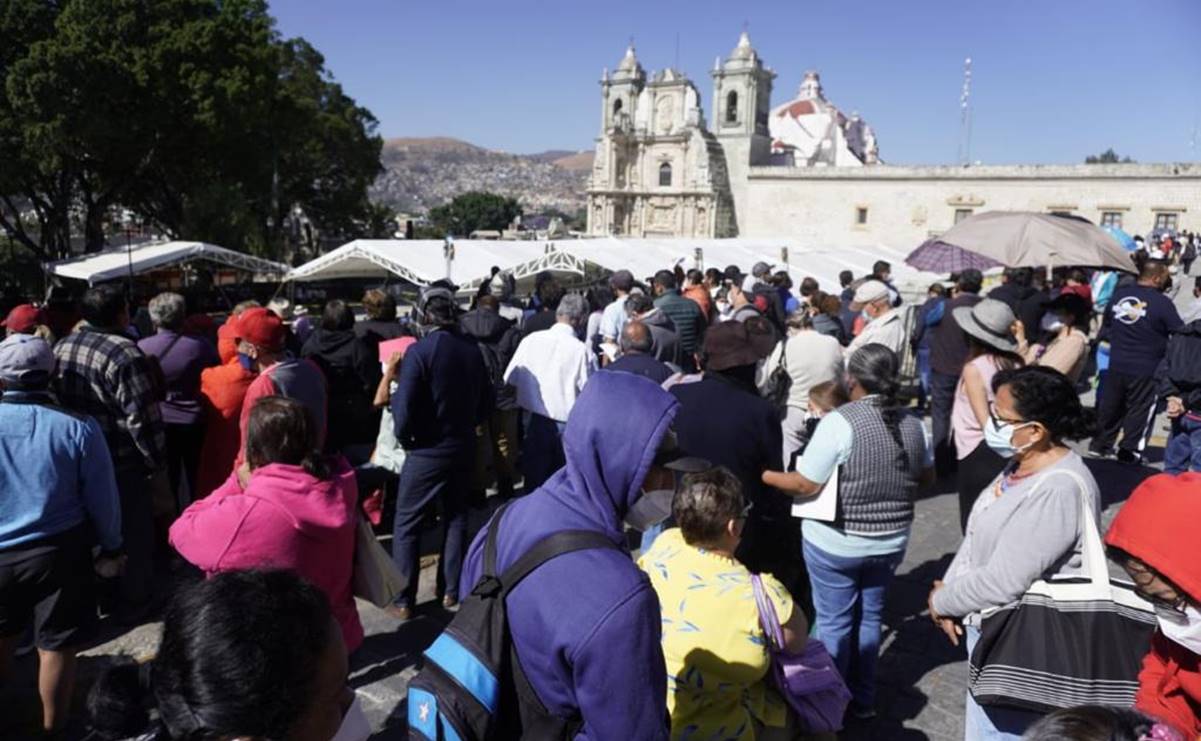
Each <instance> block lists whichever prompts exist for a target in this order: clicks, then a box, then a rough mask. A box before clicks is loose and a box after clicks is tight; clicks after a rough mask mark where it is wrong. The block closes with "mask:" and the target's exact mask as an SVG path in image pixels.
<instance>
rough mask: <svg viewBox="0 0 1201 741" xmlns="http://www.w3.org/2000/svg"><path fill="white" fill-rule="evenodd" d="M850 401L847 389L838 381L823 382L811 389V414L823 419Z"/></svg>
mask: <svg viewBox="0 0 1201 741" xmlns="http://www.w3.org/2000/svg"><path fill="white" fill-rule="evenodd" d="M848 401H850V398H849V397H848V396H847V390H846V388H845V387H844V386H843V385H842V384H841V383H839V382H838V381H823V382H822V383H819V384H817V385H815V386H814V387H813V388H811V389H809V413H810V414H812V415H813V416H815V417H823V416H825V415H826V413H827V412H830V411H832V410H834V409H837V408H838V407H840V406H842V405H843V404H846V403H847V402H848Z"/></svg>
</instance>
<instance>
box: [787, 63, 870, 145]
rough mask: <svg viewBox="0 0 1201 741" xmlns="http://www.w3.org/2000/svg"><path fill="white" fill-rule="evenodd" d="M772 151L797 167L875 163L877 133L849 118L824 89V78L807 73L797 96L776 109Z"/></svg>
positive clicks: (859, 120)
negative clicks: (822, 79)
mask: <svg viewBox="0 0 1201 741" xmlns="http://www.w3.org/2000/svg"><path fill="white" fill-rule="evenodd" d="M768 130H769V131H770V133H771V138H772V143H771V147H772V152H773V153H774V154H776V155H783V156H785V161H786V162H789V163H790V164H795V165H797V166H806V165H833V166H847V165H851V166H854V165H861V164H864V163H873V162H875V158H876V156H877V154H876V151H875V134H874V133H870V132H871V127H870V126H868V125H867V124H866V123H865V122H864V121H863V120H862V119H860V118H859V116H858V115H857V114H856V115H855V116H853V117H852V118H847V116H846V115H844V114H843V112H842V111H840V110H839V109H838V107H837V106H835V105H834V104H833V103H831V102H830V101H829V100H826V95H825V92H824V91H823V90H822V83H821V76H820V75H819V74H818V73H817V72H814V71H809V72H806V73H805V76H804V79H802V80H801V86H800V89H799V90H798V91H797V97H796V98H794V99H793V100H790V101H788V102H787V103H784V104H782V105H779V106H777V107H775V108H774V109H772V112H771V115H770V117H769V118H768Z"/></svg>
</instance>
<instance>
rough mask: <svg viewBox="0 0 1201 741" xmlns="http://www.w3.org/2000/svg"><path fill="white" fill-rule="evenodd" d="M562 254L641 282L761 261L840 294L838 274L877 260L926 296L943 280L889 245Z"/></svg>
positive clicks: (617, 246)
mask: <svg viewBox="0 0 1201 741" xmlns="http://www.w3.org/2000/svg"><path fill="white" fill-rule="evenodd" d="M556 247H557V249H559V250H562V251H564V252H567V253H569V254H572V255H575V256H576V257H579V258H582V259H584V260H586V261H588V262H590V263H594V264H596V265H600V266H602V267H604V268H605V269H607V270H622V269H625V270H629V271H630V272H632V273H633V274H634V277H635V278H636V279H639V280H641V279H643V278H646V277H649V276H651V275H654V273H655V271H657V270H663V269H664V268H672V267H674V266H675V265H677V264H678V265H680V266H681V267H683V268H684V269H685V270H688V269H690V268H693V267H700V266H702V265H703V266H704V267H705V268H717V269H718V270H724V269H725V267H726V266H727V265H737V266H738V267H739V268H740V269H741V270H743V271H744V272H748V273H749V272H750V270H751V267H752V266H754V264H755V263H757V262H765V263H767V264H769V265H771V266H772V271H773V272H775V271H778V270H785V271H787V272H788V274H789V275H790V276H791V277H792V280H793V283H794V284H795V285H797V286H799V285H800V282H801V280H802V279H804V278H806V277H813V278H815V279H816V280H817V282H818V283H819V284H820V285H821V288H822V290H824V291H837V290H839V288H840V286H839V283H838V274H839V273H840V272H841V271H843V270H850V271H851V272H852V273H854V274H855V277H856V278H859V277H862V276H864V275H867V274H868V273H870V272H871V270H872V265H873V264H874V263H875V262H876V261H877V260H887V261H888V262H889V263H891V264H892V275H893V280H894V282H895V283H897V285H898V286H901V287H902V288H908V289H910V290H911V291H916V290H917V289H918V288H919V287H920V290H921V291H922V292H924V291H925V288H926V286H928V285H929V284H930V283H931V282H932V281H934V280H937V279H938V278H939V276H936V275H934V274H931V273H923V272H920V271H918V270H915V269H913V268H911V267H909V266H908V265H906V264H905V262H904V260H905V253H904V252H902V251H900V250H896V249H893V248H890V247H885V246H883V245H880V246H877V247H871V248H868V247H839V246H815V245H812V244H805V243H802V242H801V241H799V240H795V239H749V238H747V239H742V238H735V239H622V238H619V237H605V238H601V239H581V240H575V241H568V242H559V243H557V244H556Z"/></svg>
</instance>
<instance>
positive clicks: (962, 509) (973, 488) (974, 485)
mask: <svg viewBox="0 0 1201 741" xmlns="http://www.w3.org/2000/svg"><path fill="white" fill-rule="evenodd" d="M1004 467H1005V459H1004V458H1002V457H1001V456H999V455H997V454H996V453H995V452H993V449H992V448H990V447H988V443H985V442H981V443H980V444H979V445H977V446H976V449H975V450H973V451H972V452H970V453H968V455H967V457H966V458H964V459H963V460H961V461H959V470H958V472H957V477H958V478H957V479H956V481H957V483H958V486H957V487H956V488H957V489H958V490H959V529H960V530H962V531H963V532H965V533H966V532H967V518H968V515H970V514H971V513H972V507H973V506H975V504H976V500H977V499H979V498H980V493H981V492H982V491H984V489H985V487H987V486H988V485H989V484H991V483H992V482H993V479H995V478H996V477H997V474H999V473H1000V472H1001V469H1002V468H1004Z"/></svg>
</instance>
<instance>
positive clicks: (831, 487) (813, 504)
mask: <svg viewBox="0 0 1201 741" xmlns="http://www.w3.org/2000/svg"><path fill="white" fill-rule="evenodd" d="M841 469H842V466H835V467H834V473H832V474H830V479H829V480H828V481H826V484H825V486H823V487H822V490H821V491H820V492H819V493H818V495H817V496H816V497H812V498H810V499H806V500H805V501H803V502H795V503H794V504H793V505H792V516H793V517H800V518H802V519H805V520H820V521H821V522H834V520H835V519H836V518H837V517H838V473H839V471H840V470H841Z"/></svg>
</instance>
